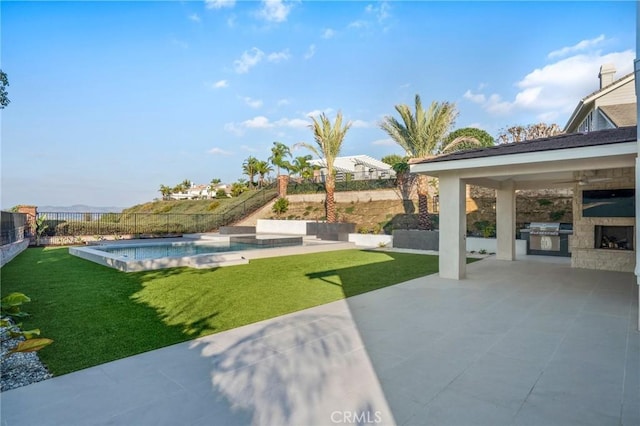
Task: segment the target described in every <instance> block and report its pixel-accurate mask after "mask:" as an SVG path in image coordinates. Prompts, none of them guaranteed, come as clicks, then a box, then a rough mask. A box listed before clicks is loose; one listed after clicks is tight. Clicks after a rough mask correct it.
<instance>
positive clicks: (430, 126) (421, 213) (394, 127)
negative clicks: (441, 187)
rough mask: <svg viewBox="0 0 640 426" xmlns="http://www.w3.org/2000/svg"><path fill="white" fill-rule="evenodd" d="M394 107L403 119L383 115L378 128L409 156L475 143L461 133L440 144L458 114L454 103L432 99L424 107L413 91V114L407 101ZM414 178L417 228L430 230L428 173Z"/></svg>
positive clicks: (446, 150)
mask: <svg viewBox="0 0 640 426" xmlns="http://www.w3.org/2000/svg"><path fill="white" fill-rule="evenodd" d="M395 108H396V111H397V112H398V114H400V119H401V120H402V122H400V121H398V120H396V119H395V118H394V117H390V116H386V117H385V118H384V120H383V121H382V124H380V128H381V129H382V130H384V131H385V132H387V134H388V135H389V136H390V137H391V139H393V140H394V141H395V142H396V143H397V144H398V145H400V146H401V147H402V148H403V149H404V150H405V151H406V153H407V156H408V157H409V158H424V157H432V156H435V155H439V154H445V153H449V152H453V151H456V150H458V149H464V148H468V146H469V144H470V143H471V144H473V143H474V141H475V143H478V141H477V140H475V139H474V138H470V137H467V136H462V137H459V138H456V139H454V140H453V141H451V142H450V143H448V144H443V141H444V140H445V138H446V137H447V134H448V133H449V129H451V126H452V125H453V123H454V121H455V119H456V117H457V115H458V114H457V112H456V107H455V104H453V103H450V102H442V103H439V102H432V103H431V105H430V106H429V109H427V110H425V109H424V108H423V107H422V102H421V101H420V95H416V98H415V115H414V114H413V113H412V111H411V108H410V107H409V106H408V105H404V104H400V105H396V106H395ZM417 180H418V182H417V192H418V228H419V229H426V230H430V229H433V223H432V222H431V218H430V217H429V208H428V205H427V201H428V190H429V183H428V177H427V176H426V175H419V176H418V179H417Z"/></svg>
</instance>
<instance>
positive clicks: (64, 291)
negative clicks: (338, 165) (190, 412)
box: [1, 248, 438, 375]
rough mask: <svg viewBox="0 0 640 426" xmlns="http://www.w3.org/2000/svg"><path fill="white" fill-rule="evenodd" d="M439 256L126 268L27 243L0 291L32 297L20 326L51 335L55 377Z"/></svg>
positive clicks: (376, 283) (433, 265) (368, 285)
mask: <svg viewBox="0 0 640 426" xmlns="http://www.w3.org/2000/svg"><path fill="white" fill-rule="evenodd" d="M437 266H438V257H437V256H427V255H418V254H408V253H394V252H378V251H363V250H340V251H333V252H322V253H314V254H302V255H295V256H283V257H277V258H268V259H256V260H252V261H251V262H250V263H249V264H248V265H239V266H231V267H225V268H217V269H189V268H174V269H163V270H158V271H146V272H137V273H128V274H127V273H123V272H119V271H117V270H115V269H111V268H107V267H104V266H101V265H98V264H95V263H93V262H89V261H86V260H84V259H80V258H77V257H74V256H71V255H69V254H68V250H67V249H66V248H53V249H42V248H31V249H28V250H26V251H25V252H23V253H22V254H20V255H19V256H18V257H17V258H16V259H14V260H13V261H11V262H10V263H8V264H7V265H5V266H4V267H3V268H2V271H1V273H2V295H5V294H8V293H11V292H13V291H19V292H22V293H25V294H27V295H28V296H29V297H31V299H32V302H31V303H29V304H28V305H26V306H25V310H26V311H27V312H29V313H31V314H32V316H31V317H30V318H28V319H26V320H25V321H24V326H25V327H26V328H32V327H39V328H40V329H41V330H42V335H43V336H44V337H49V338H52V339H53V340H54V341H55V342H54V344H52V345H51V346H49V347H47V348H45V349H44V350H42V351H41V352H40V357H41V359H42V360H43V362H44V363H45V364H47V366H48V368H49V370H50V371H51V372H52V373H53V374H54V375H61V374H65V373H69V372H72V371H76V370H79V369H82V368H86V367H90V366H94V365H98V364H101V363H104V362H108V361H112V360H115V359H119V358H123V357H127V356H130V355H134V354H137V353H141V352H145V351H148V350H152V349H157V348H160V347H164V346H168V345H171V344H174V343H179V342H183V341H185V340H189V339H192V338H195V337H200V336H204V335H207V334H211V333H217V332H220V331H223V330H228V329H231V328H235V327H239V326H242V325H246V324H250V323H253V322H257V321H261V320H264V319H268V318H273V317H276V316H279V315H283V314H286V313H290V312H294V311H298V310H301V309H305V308H309V307H312V306H317V305H321V304H324V303H329V302H332V301H335V300H339V299H342V298H344V297H350V296H354V295H357V294H361V293H364V292H367V291H371V290H375V289H378V288H382V287H386V286H388V285H393V284H397V283H400V282H403V281H407V280H409V279H413V278H417V277H420V276H423V275H427V274H431V273H435V272H437Z"/></svg>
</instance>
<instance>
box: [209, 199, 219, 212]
mask: <svg viewBox="0 0 640 426" xmlns="http://www.w3.org/2000/svg"><path fill="white" fill-rule="evenodd" d="M219 206H220V201H217V200H216V201H213V202H211V203H209V205H208V206H207V210H209V211H212V210H215V209H217V208H218V207H219Z"/></svg>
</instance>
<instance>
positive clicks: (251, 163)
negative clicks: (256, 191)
mask: <svg viewBox="0 0 640 426" xmlns="http://www.w3.org/2000/svg"><path fill="white" fill-rule="evenodd" d="M256 164H258V159H257V158H256V157H254V156H252V155H250V156H249V158H247V159H246V160H244V163H242V174H244V175H247V176H249V188H252V187H253V177H254V176H255V175H256V174H257V171H256Z"/></svg>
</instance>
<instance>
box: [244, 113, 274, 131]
mask: <svg viewBox="0 0 640 426" xmlns="http://www.w3.org/2000/svg"><path fill="white" fill-rule="evenodd" d="M242 125H243V126H244V127H247V128H249V129H268V128H270V127H273V126H274V125H273V123H270V122H269V119H268V118H267V117H265V116H263V115H259V116H257V117H254V118H252V119H250V120H245V121H243V122H242Z"/></svg>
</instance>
